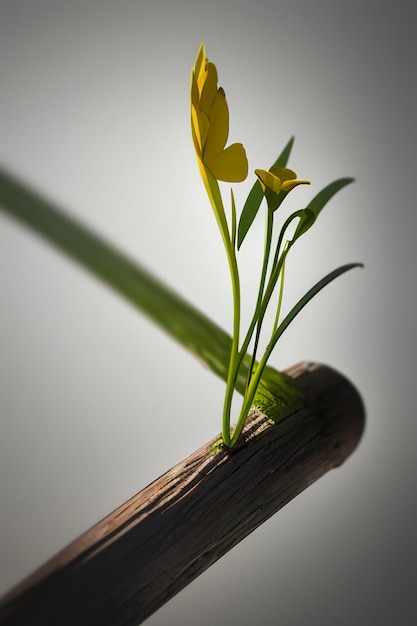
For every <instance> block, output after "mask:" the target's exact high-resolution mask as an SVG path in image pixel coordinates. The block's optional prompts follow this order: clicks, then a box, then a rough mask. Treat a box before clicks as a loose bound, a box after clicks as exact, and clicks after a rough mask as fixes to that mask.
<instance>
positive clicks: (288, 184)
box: [282, 179, 310, 191]
mask: <svg viewBox="0 0 417 626" xmlns="http://www.w3.org/2000/svg"><path fill="white" fill-rule="evenodd" d="M309 184H310V181H309V180H297V179H296V180H286V181H284V182H283V183H282V189H283V190H284V191H291V189H294V187H296V186H297V185H309Z"/></svg>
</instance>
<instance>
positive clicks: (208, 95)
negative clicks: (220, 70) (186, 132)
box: [197, 61, 217, 115]
mask: <svg viewBox="0 0 417 626" xmlns="http://www.w3.org/2000/svg"><path fill="white" fill-rule="evenodd" d="M197 84H198V90H199V92H200V107H199V108H200V109H201V111H204V113H206V114H207V115H208V114H209V112H210V109H211V107H212V106H213V102H214V98H215V97H216V93H217V69H216V66H215V65H214V63H210V62H209V61H208V62H207V63H206V67H205V68H204V70H202V71H201V72H200V76H199V77H198V79H197Z"/></svg>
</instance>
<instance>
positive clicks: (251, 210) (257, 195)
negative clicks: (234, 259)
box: [237, 137, 294, 250]
mask: <svg viewBox="0 0 417 626" xmlns="http://www.w3.org/2000/svg"><path fill="white" fill-rule="evenodd" d="M293 144H294V137H291V139H290V140H289V142H288V143H287V145H286V146H285V148H284V149H283V151H282V152H281V154H280V155H279V156H278V158H277V159H276V161H275V163H274V166H276V165H278V166H279V167H286V165H287V163H288V159H289V157H290V154H291V149H292V147H293ZM263 197H264V192H263V189H262V186H261V183H260V182H259V180H257V181H256V182H255V184H254V185H253V187H252V189H251V190H250V192H249V195H248V197H247V198H246V202H245V204H244V207H243V209H242V213H241V215H240V220H239V227H238V237H237V249H238V250H239V248H240V246H241V245H242V243H243V240H244V238H245V237H246V235H247V233H248V230H249V228H250V227H251V226H252V223H253V220H254V219H255V217H256V215H257V213H258V211H259V207H260V206H261V202H262V199H263Z"/></svg>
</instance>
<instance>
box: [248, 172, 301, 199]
mask: <svg viewBox="0 0 417 626" xmlns="http://www.w3.org/2000/svg"><path fill="white" fill-rule="evenodd" d="M255 174H256V175H257V177H258V178H259V181H260V183H261V185H262V188H263V189H264V191H265V189H270V190H271V191H273V192H274V193H276V194H279V193H280V191H291V189H293V188H294V187H296V186H297V185H309V184H310V181H309V180H298V179H297V174H296V173H295V172H293V171H292V170H289V169H288V168H286V167H278V166H277V165H274V166H273V167H271V168H270V169H269V171H268V172H267V171H266V170H255Z"/></svg>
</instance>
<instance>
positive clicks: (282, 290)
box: [272, 241, 289, 336]
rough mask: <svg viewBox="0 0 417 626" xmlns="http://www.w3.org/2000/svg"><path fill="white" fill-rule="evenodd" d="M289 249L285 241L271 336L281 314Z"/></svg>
mask: <svg viewBox="0 0 417 626" xmlns="http://www.w3.org/2000/svg"><path fill="white" fill-rule="evenodd" d="M288 249H289V242H288V241H287V242H286V244H285V247H284V251H283V257H284V259H283V262H282V265H281V275H280V284H279V294H278V304H277V312H276V315H275V321H274V326H273V328H272V336H273V335H274V333H275V331H276V329H277V328H278V323H279V317H280V314H281V306H282V297H283V295H284V282H285V261H286V258H287V252H288Z"/></svg>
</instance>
